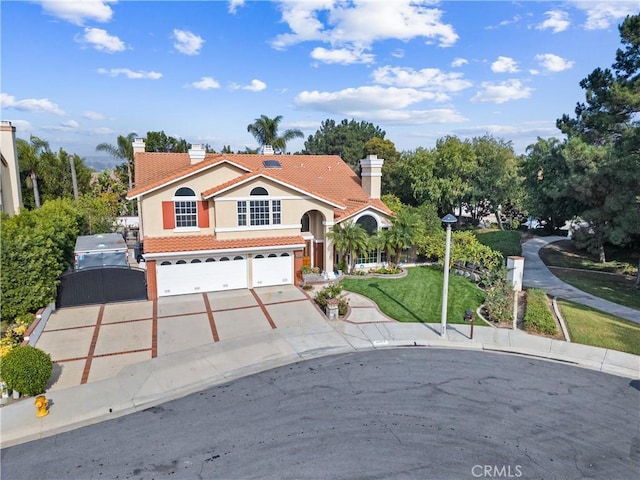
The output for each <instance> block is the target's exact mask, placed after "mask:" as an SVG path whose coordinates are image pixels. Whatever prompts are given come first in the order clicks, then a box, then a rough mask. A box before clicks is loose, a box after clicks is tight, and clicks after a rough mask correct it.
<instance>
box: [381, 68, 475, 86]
mask: <svg viewBox="0 0 640 480" xmlns="http://www.w3.org/2000/svg"><path fill="white" fill-rule="evenodd" d="M371 76H372V77H373V79H374V80H375V81H376V82H377V83H381V84H383V85H394V86H398V87H410V88H421V89H423V90H428V91H437V92H457V91H460V90H463V89H465V88H469V87H471V86H472V85H473V84H472V83H471V82H470V81H468V80H464V79H463V78H462V76H463V75H462V74H461V73H445V72H443V71H442V70H440V69H438V68H423V69H422V70H414V69H413V68H410V67H404V68H403V67H391V66H389V65H387V66H384V67H380V68H377V69H376V70H374V71H373V73H372V74H371Z"/></svg>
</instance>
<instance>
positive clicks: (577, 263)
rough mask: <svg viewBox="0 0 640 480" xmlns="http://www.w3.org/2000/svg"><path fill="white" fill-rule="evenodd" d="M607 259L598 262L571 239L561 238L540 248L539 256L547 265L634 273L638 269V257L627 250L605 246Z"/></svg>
mask: <svg viewBox="0 0 640 480" xmlns="http://www.w3.org/2000/svg"><path fill="white" fill-rule="evenodd" d="M605 255H606V257H607V259H608V261H607V262H605V263H600V262H599V261H598V258H597V257H596V256H595V255H591V254H589V253H588V252H586V251H584V250H578V249H577V248H576V246H575V244H574V242H573V241H571V240H561V241H559V242H554V243H551V244H549V245H547V246H545V247H544V248H542V249H540V258H541V259H542V261H543V262H544V263H545V265H547V266H552V267H563V268H580V269H584V270H593V271H598V272H610V273H620V274H627V275H635V274H636V273H637V271H638V268H637V265H638V257H637V255H635V256H634V252H631V251H628V250H620V249H614V248H613V247H608V248H605Z"/></svg>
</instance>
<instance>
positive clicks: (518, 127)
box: [454, 120, 558, 138]
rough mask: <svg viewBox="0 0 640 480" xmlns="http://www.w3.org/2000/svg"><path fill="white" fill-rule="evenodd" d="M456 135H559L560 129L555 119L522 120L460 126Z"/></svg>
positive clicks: (515, 136)
mask: <svg viewBox="0 0 640 480" xmlns="http://www.w3.org/2000/svg"><path fill="white" fill-rule="evenodd" d="M454 133H455V134H456V135H461V136H470V137H474V136H481V135H484V134H486V133H489V134H491V135H494V136H496V137H511V138H523V137H527V138H529V137H533V138H535V137H548V136H551V135H557V134H558V129H557V127H556V124H555V121H548V120H543V121H531V122H522V123H520V124H515V125H495V124H489V125H476V126H473V127H467V128H459V129H456V130H455V131H454Z"/></svg>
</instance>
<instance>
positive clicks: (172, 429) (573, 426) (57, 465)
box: [2, 348, 640, 480]
mask: <svg viewBox="0 0 640 480" xmlns="http://www.w3.org/2000/svg"><path fill="white" fill-rule="evenodd" d="M639 388H640V387H639V384H638V381H637V380H630V379H628V378H621V377H617V376H612V375H607V374H604V373H601V372H595V371H591V370H586V369H581V368H575V367H573V366H569V365H564V364H558V363H550V362H546V361H540V360H536V359H532V358H527V357H519V356H513V355H504V354H496V353H487V352H473V351H460V350H439V349H418V348H403V349H386V350H377V351H366V352H358V353H350V354H341V355H334V356H330V357H325V358H316V359H313V360H309V361H304V362H297V363H294V364H290V365H284V366H281V367H278V368H276V369H271V370H267V371H264V372H261V373H258V374H256V375H251V376H248V377H245V378H241V379H239V380H236V381H233V382H230V383H224V384H221V385H218V386H215V387H213V388H208V389H205V390H203V391H201V392H197V393H194V394H191V395H189V396H187V397H184V398H181V399H178V400H174V401H170V402H166V403H164V404H162V405H156V406H152V407H150V408H146V409H145V410H143V411H141V412H137V413H134V414H131V415H128V416H125V417H121V418H117V419H113V420H110V421H106V422H103V423H100V424H96V425H92V426H89V427H85V428H82V429H79V430H75V431H72V432H67V433H62V434H58V435H55V436H53V437H49V438H46V439H42V440H38V441H35V442H30V443H27V444H23V445H17V446H14V447H9V448H4V449H3V450H2V475H3V477H6V478H25V474H27V472H28V474H27V475H28V477H29V478H64V479H70V480H73V479H94V478H102V479H106V478H109V479H115V478H121V479H124V478H133V479H152V478H155V479H160V478H174V479H197V478H200V479H203V478H206V479H217V478H219V479H230V480H231V479H249V478H260V479H267V478H274V479H323V480H324V479H335V478H344V479H358V478H362V479H364V478H367V479H376V478H377V479H387V478H405V479H448V478H455V479H466V478H468V479H473V478H522V479H540V478H547V479H553V478H558V479H570V478H575V479H577V478H595V479H631V478H637V473H638V470H639V468H640V463H639V462H640V437H639V436H638V431H639V430H638V428H639V423H640V412H639V411H638V408H637V407H638V404H639V402H640V391H639ZM487 468H488V469H489V470H488V472H489V473H490V474H488V473H486V472H487V470H486V469H487ZM500 472H502V474H501V475H499V473H500Z"/></svg>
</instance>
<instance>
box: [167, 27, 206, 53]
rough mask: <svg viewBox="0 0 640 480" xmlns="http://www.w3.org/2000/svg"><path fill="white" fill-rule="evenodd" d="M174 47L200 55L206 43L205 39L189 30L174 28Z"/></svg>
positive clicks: (183, 51)
mask: <svg viewBox="0 0 640 480" xmlns="http://www.w3.org/2000/svg"><path fill="white" fill-rule="evenodd" d="M173 39H174V40H175V43H174V44H173V46H174V48H175V49H176V50H178V51H179V52H180V53H184V54H185V55H198V54H199V53H200V49H201V48H202V45H203V44H204V40H203V38H202V37H200V36H199V35H196V34H195V33H192V32H189V31H188V30H178V29H177V28H176V29H174V30H173Z"/></svg>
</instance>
